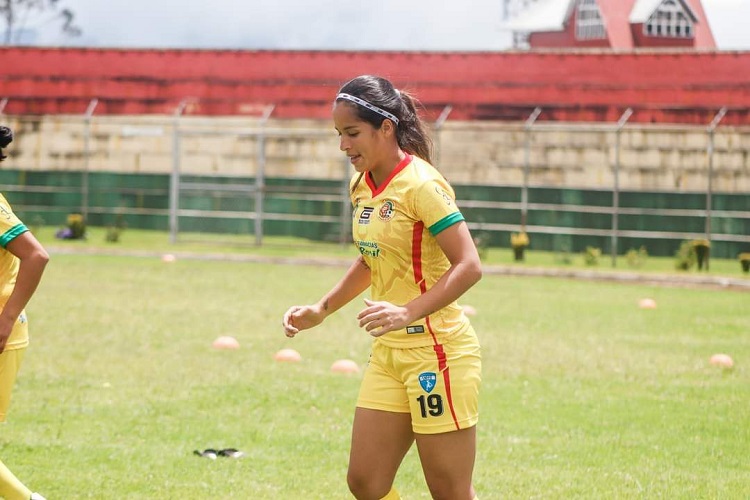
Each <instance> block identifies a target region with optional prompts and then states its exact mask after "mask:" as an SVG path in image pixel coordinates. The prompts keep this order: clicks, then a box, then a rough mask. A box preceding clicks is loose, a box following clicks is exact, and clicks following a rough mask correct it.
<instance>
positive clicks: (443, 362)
mask: <svg viewBox="0 0 750 500" xmlns="http://www.w3.org/2000/svg"><path fill="white" fill-rule="evenodd" d="M432 348H433V349H435V354H437V360H438V369H439V370H440V371H441V372H442V373H443V383H444V384H445V396H446V397H447V398H448V408H450V409H451V416H452V417H453V423H454V424H455V425H456V430H459V429H461V426H460V425H458V419H457V418H456V409H455V408H454V407H453V396H452V395H451V376H450V371H449V369H448V360H447V359H446V357H445V351H443V345H442V344H435V345H434V346H432Z"/></svg>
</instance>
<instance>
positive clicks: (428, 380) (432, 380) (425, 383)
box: [419, 372, 437, 393]
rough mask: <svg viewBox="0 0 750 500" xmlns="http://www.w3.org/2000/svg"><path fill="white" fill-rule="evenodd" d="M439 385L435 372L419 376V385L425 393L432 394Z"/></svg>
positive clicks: (423, 373)
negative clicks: (437, 384) (436, 385)
mask: <svg viewBox="0 0 750 500" xmlns="http://www.w3.org/2000/svg"><path fill="white" fill-rule="evenodd" d="M436 383H437V375H435V373H434V372H422V373H420V374H419V385H421V386H422V389H424V390H425V392H427V393H430V392H432V390H433V389H434V388H435V384H436Z"/></svg>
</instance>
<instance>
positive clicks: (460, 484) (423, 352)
mask: <svg viewBox="0 0 750 500" xmlns="http://www.w3.org/2000/svg"><path fill="white" fill-rule="evenodd" d="M333 121H334V124H335V127H336V130H337V131H338V133H339V136H340V149H341V150H342V151H343V152H344V153H346V155H347V156H348V157H349V158H350V161H351V163H352V165H353V166H354V169H355V170H356V171H357V172H358V175H355V176H354V177H353V178H352V182H351V200H352V204H353V205H354V212H353V215H352V228H353V229H352V232H353V237H354V243H355V245H356V246H357V247H358V249H359V251H360V254H361V255H360V256H359V257H358V259H357V260H356V261H355V262H354V263H353V264H352V266H351V267H350V268H349V270H348V271H347V272H346V273H345V275H344V276H343V278H342V279H341V280H340V281H339V282H338V283H337V284H336V286H334V287H333V289H331V290H330V291H329V292H328V293H327V294H326V295H325V296H324V297H323V298H321V299H320V301H319V302H317V303H316V304H312V305H305V306H293V307H291V308H290V309H289V310H288V311H286V313H285V314H284V319H283V325H284V329H285V333H286V335H287V336H288V337H294V336H295V335H296V334H297V333H298V332H299V331H300V330H305V329H308V328H312V327H314V326H316V325H318V324H320V323H321V322H322V321H323V320H324V319H325V318H326V316H328V315H329V314H331V313H333V312H334V311H336V310H337V309H339V308H341V307H342V306H344V305H345V304H346V303H348V302H349V301H351V300H352V299H354V298H355V297H357V296H358V295H359V294H361V293H362V292H364V291H365V290H366V289H367V288H368V287H369V288H370V294H371V295H370V296H371V298H370V299H365V300H364V304H365V307H364V309H362V311H361V312H360V313H359V314H358V315H357V319H358V320H359V325H360V327H362V328H364V329H365V330H366V331H367V332H368V333H369V334H370V335H371V336H372V337H374V340H373V344H372V352H371V355H370V361H369V364H368V366H367V369H366V370H365V373H364V377H363V380H362V386H361V388H360V393H359V397H358V399H357V408H356V410H355V414H354V425H353V431H352V442H351V454H350V457H349V471H348V474H347V481H348V484H349V489H350V490H351V492H352V493H353V494H354V496H355V497H356V498H358V499H360V500H363V499H367V500H369V499H373V500H376V499H388V500H391V499H398V498H400V496H399V494H398V493H397V492H396V490H395V488H394V487H393V481H394V478H395V476H396V472H397V470H398V468H399V465H400V464H401V461H402V460H403V458H404V455H406V452H407V451H408V450H409V448H410V447H411V445H412V443H413V442H415V441H416V443H417V449H418V451H419V457H420V461H421V463H422V469H423V471H424V475H425V479H426V481H427V484H428V486H429V488H430V492H431V494H432V496H433V497H434V498H440V499H451V500H471V499H475V498H476V496H475V493H474V489H473V487H472V472H473V469H474V460H475V451H476V424H477V420H478V417H479V415H478V408H477V407H478V404H477V398H478V392H479V385H480V379H481V373H480V372H481V357H480V348H479V343H478V341H477V337H476V334H475V333H474V330H473V329H472V327H471V325H470V324H469V321H468V320H467V318H466V316H465V315H464V314H463V311H462V309H461V307H459V306H458V305H457V304H456V300H457V299H458V298H459V297H460V296H461V295H462V294H463V293H464V292H466V291H467V290H468V289H469V288H471V286H473V285H474V284H475V283H476V282H477V281H479V279H480V278H481V275H482V269H481V263H480V260H479V255H478V254H477V250H476V247H475V246H474V242H473V240H472V238H471V235H470V233H469V229H468V227H467V225H466V223H465V222H464V218H463V216H462V215H461V212H460V211H459V210H458V208H457V207H456V203H455V196H454V193H453V189H452V188H451V187H450V185H449V184H448V182H447V181H446V180H445V179H444V178H443V176H442V175H441V174H440V173H439V172H438V171H437V170H436V169H435V168H434V167H433V166H432V165H430V163H429V162H430V146H431V142H430V140H429V137H428V135H427V133H426V128H425V126H424V124H423V123H422V121H421V119H420V118H419V116H418V115H417V110H416V107H415V101H414V100H413V99H412V97H410V96H409V94H407V93H405V92H401V91H399V90H397V89H396V88H394V86H393V85H392V84H391V82H389V81H388V80H386V79H383V78H379V77H374V76H360V77H357V78H354V79H353V80H351V81H349V82H348V83H346V84H345V85H344V86H343V87H342V88H341V90H340V91H339V93H338V95H337V96H336V99H335V101H334V108H333Z"/></svg>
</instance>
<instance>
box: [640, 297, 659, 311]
mask: <svg viewBox="0 0 750 500" xmlns="http://www.w3.org/2000/svg"><path fill="white" fill-rule="evenodd" d="M638 307H640V308H641V309H656V301H655V300H654V299H641V300H639V301H638Z"/></svg>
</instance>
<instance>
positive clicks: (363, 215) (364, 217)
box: [359, 207, 375, 224]
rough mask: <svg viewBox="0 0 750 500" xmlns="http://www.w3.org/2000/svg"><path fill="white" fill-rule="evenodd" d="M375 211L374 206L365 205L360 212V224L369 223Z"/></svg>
mask: <svg viewBox="0 0 750 500" xmlns="http://www.w3.org/2000/svg"><path fill="white" fill-rule="evenodd" d="M374 211H375V209H374V208H373V207H365V208H363V209H362V212H360V214H359V223H360V224H369V223H370V217H372V213H373V212H374Z"/></svg>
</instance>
